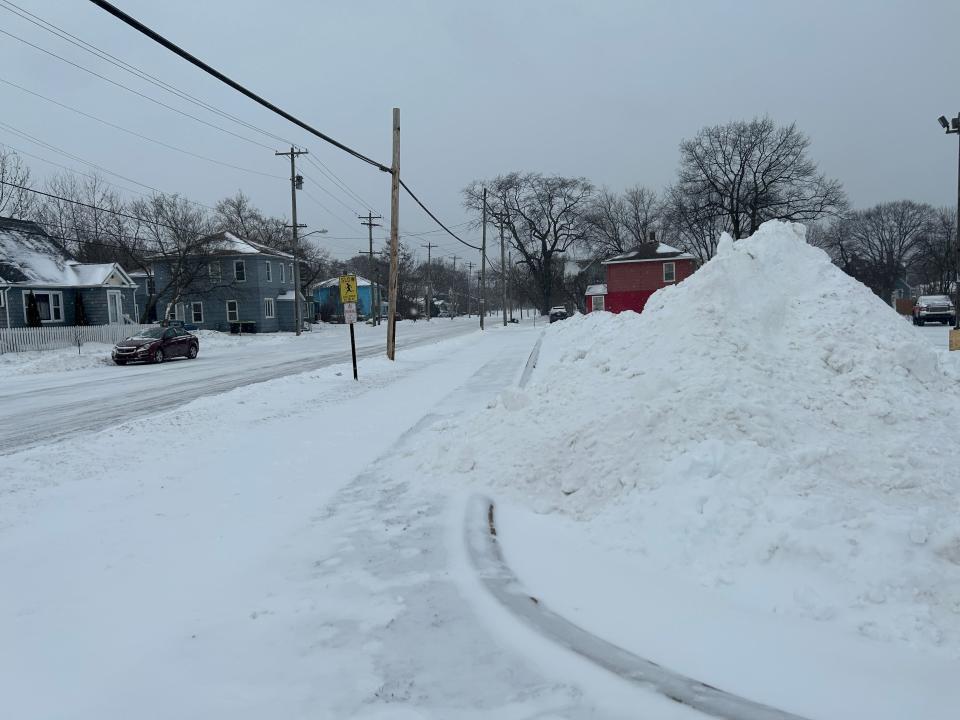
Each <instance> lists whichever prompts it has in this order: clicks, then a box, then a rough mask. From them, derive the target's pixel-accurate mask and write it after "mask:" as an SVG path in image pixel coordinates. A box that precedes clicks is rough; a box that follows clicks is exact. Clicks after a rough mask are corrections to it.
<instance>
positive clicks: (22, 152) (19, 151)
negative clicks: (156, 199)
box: [0, 141, 146, 196]
mask: <svg viewBox="0 0 960 720" xmlns="http://www.w3.org/2000/svg"><path fill="white" fill-rule="evenodd" d="M0 145H2V146H3V147H8V148H10V149H11V150H13V151H14V152H16V153H17V154H19V155H26V156H27V157H31V158H33V159H34V160H39V161H40V162H45V163H48V164H50V165H53V166H54V167H58V168H61V169H62V170H66V171H68V172H70V173H75V174H77V175H82V176H83V177H86V178H90V179H91V180H95V179H99V180H101V181H102V182H104V183H106V184H107V185H110V186H111V187H115V188H118V189H120V190H125V191H127V192H130V193H133V194H134V195H141V196H146V193H143V192H140V191H139V190H134V189H133V188H128V187H126V186H124V185H120V184H118V183H112V182H110V181H109V180H105V179H104V178H102V177H100V176H98V175H93V174H91V173H85V172H83V171H82V170H77V169H76V168H72V167H70V166H69V165H64V164H62V163H58V162H56V161H54V160H50V159H49V158H45V157H43V156H41V155H37V154H35V153H31V152H27V151H26V150H22V149H21V148H18V147H17V146H16V145H11V144H10V143H9V142H6V141H0Z"/></svg>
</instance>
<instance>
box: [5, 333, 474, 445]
mask: <svg viewBox="0 0 960 720" xmlns="http://www.w3.org/2000/svg"><path fill="white" fill-rule="evenodd" d="M385 327H386V326H385V325H384V326H382V327H381V328H379V329H377V330H373V329H368V328H363V332H361V333H358V347H357V358H358V359H360V358H367V357H376V356H379V355H382V354H383V352H384V349H383V343H384V339H383V335H384V332H385ZM477 329H478V326H477V320H476V319H466V318H464V319H457V320H455V321H449V320H447V321H435V322H430V323H426V322H418V323H411V322H402V323H399V324H398V330H397V347H398V349H399V351H401V352H402V351H403V350H404V349H408V348H413V347H417V346H419V345H425V344H429V343H434V342H437V341H440V340H445V339H449V338H453V337H457V336H461V335H465V334H468V333H471V332H475V331H476V330H477ZM338 330H343V328H342V327H336V326H334V327H332V328H331V327H324V328H323V329H322V330H321V331H320V333H319V334H321V335H322V338H317V337H315V336H314V337H311V336H308V335H305V336H304V337H303V338H302V345H300V346H298V343H300V342H301V341H300V340H296V339H293V338H291V339H290V341H289V342H284V343H280V344H269V343H270V342H271V340H272V338H269V337H264V339H263V343H262V344H261V343H260V342H251V343H249V344H246V345H242V346H240V347H232V348H225V347H214V348H213V349H212V350H209V351H208V350H207V349H205V347H204V343H203V341H202V340H201V348H200V357H198V358H197V359H196V360H193V361H188V360H175V361H170V362H168V363H165V364H163V365H130V366H125V367H118V366H113V365H111V366H104V367H99V368H93V369H90V370H84V371H79V372H68V373H62V374H46V375H42V376H15V377H11V378H9V379H8V380H6V381H5V382H4V383H2V384H0V455H6V454H9V453H11V452H14V451H17V450H22V449H25V448H28V447H32V446H34V445H39V444H45V443H49V442H52V441H55V440H58V439H59V438H62V437H67V436H70V435H73V434H75V433H78V432H89V431H93V430H101V429H103V428H106V427H110V426H112V425H117V424H119V423H121V422H124V421H126V420H131V419H133V418H138V417H143V416H146V415H150V414H152V413H156V412H159V411H161V410H168V409H170V408H174V407H179V406H181V405H184V404H186V403H188V402H190V401H191V400H193V399H195V398H198V397H203V396H205V395H215V394H218V393H222V392H226V391H228V390H233V389H234V388H237V387H241V386H243V385H250V384H253V383H258V382H264V381H266V380H271V379H273V378H278V377H283V376H285V375H293V374H296V373H302V372H307V371H310V370H316V369H317V368H321V367H327V366H330V365H336V364H340V363H349V362H350V345H349V340H348V339H347V338H346V336H345V333H342V332H337V331H338ZM318 340H320V342H318ZM258 341H259V338H258Z"/></svg>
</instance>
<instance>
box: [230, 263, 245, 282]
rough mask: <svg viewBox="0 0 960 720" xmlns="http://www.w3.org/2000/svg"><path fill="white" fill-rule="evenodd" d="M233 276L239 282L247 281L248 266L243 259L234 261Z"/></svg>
mask: <svg viewBox="0 0 960 720" xmlns="http://www.w3.org/2000/svg"><path fill="white" fill-rule="evenodd" d="M233 277H234V279H235V280H236V281H237V282H246V281H247V266H246V263H244V261H243V260H234V261H233Z"/></svg>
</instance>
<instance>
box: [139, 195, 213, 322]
mask: <svg viewBox="0 0 960 720" xmlns="http://www.w3.org/2000/svg"><path fill="white" fill-rule="evenodd" d="M129 209H130V214H132V215H134V216H136V217H137V218H138V219H139V222H140V226H139V231H140V232H139V233H138V234H139V236H141V237H144V238H146V244H147V247H148V249H149V250H148V252H149V258H150V260H152V261H154V262H157V261H159V262H160V263H162V265H163V268H164V271H163V273H162V275H160V274H158V275H155V277H154V280H155V283H156V291H155V295H153V296H152V297H151V298H150V299H149V300H148V302H147V304H146V307H145V308H144V313H143V316H144V317H149V315H150V311H151V310H152V309H153V307H154V306H155V305H156V302H157V298H159V297H169V298H170V300H169V303H170V305H176V304H177V303H178V302H180V299H181V297H182V296H183V294H184V292H186V291H188V290H197V289H201V290H202V291H205V292H209V291H211V290H213V289H216V288H217V287H221V286H223V285H225V284H229V281H228V280H226V279H225V278H224V277H223V276H222V275H221V274H217V273H213V272H211V270H210V265H209V255H210V254H211V253H213V252H214V251H215V250H216V249H217V247H218V244H219V242H220V240H219V237H218V236H214V235H212V233H211V231H212V230H213V225H212V223H211V221H210V219H209V217H208V216H207V214H206V213H205V212H204V211H203V210H202V209H200V208H198V207H196V206H195V205H192V204H191V203H190V202H188V201H187V200H185V199H184V198H182V197H180V196H178V195H154V196H153V197H150V198H146V199H141V200H135V201H133V202H132V203H131V204H130V208H129Z"/></svg>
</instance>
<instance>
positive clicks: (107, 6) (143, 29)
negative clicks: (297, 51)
mask: <svg viewBox="0 0 960 720" xmlns="http://www.w3.org/2000/svg"><path fill="white" fill-rule="evenodd" d="M90 2H92V3H93V4H94V5H96V6H97V7H99V8H101V9H102V10H104V11H106V12H108V13H110V14H111V15H113V16H114V17H115V18H117V19H119V20H120V21H122V22H124V23H126V24H127V25H129V26H130V27H132V28H134V29H135V30H137V31H138V32H140V33H142V34H143V35H146V36H147V37H148V38H150V39H151V40H153V41H154V42H156V43H158V44H160V45H162V46H163V47H165V48H166V49H167V50H170V51H171V52H173V53H175V54H176V55H178V56H180V57H181V58H183V59H184V60H186V61H187V62H189V63H191V64H192V65H195V66H196V67H198V68H200V69H201V70H203V71H204V72H205V73H207V74H208V75H212V76H213V77H215V78H216V79H217V80H219V81H220V82H222V83H224V84H225V85H228V86H229V87H231V88H233V89H234V90H236V91H237V92H239V93H242V94H243V95H245V96H247V97H248V98H250V99H251V100H253V101H254V102H256V103H258V104H259V105H262V106H263V107H265V108H267V109H268V110H270V111H271V112H274V113H276V114H277V115H279V116H280V117H282V118H284V119H285V120H288V121H289V122H292V123H293V124H294V125H296V126H298V127H300V128H302V129H304V130H306V131H307V132H309V133H310V134H311V135H315V136H316V137H318V138H320V139H321V140H323V141H324V142H327V143H330V144H331V145H333V146H334V147H336V148H339V149H340V150H343V151H344V152H346V153H348V154H349V155H352V156H353V157H355V158H357V159H358V160H362V161H364V162H365V163H367V164H369V165H372V166H374V167H375V168H377V169H378V170H380V171H382V172H386V173H390V174H391V175H392V174H393V169H392V168H389V167H387V166H385V165H383V164H382V163H379V162H377V161H376V160H373V159H372V158H369V157H367V156H366V155H363V154H362V153H360V152H358V151H357V150H354V149H353V148H351V147H349V146H347V145H344V144H343V143H341V142H339V141H337V140H334V139H333V138H332V137H330V136H329V135H326V134H325V133H322V132H320V131H319V130H317V129H316V128H314V127H312V126H311V125H308V124H307V123H305V122H304V121H303V120H300V119H299V118H297V117H295V116H293V115H291V114H290V113H288V112H286V111H285V110H281V109H280V108H279V107H277V106H276V105H274V104H273V103H271V102H270V101H269V100H265V99H264V98H262V97H261V96H259V95H257V94H256V93H254V92H253V91H251V90H248V89H247V88H246V87H244V86H243V85H241V84H240V83H238V82H236V81H235V80H232V79H230V78H229V77H227V76H226V75H224V74H223V73H221V72H220V71H219V70H216V69H214V68H213V67H211V66H210V65H208V64H207V63H205V62H204V61H202V60H200V59H199V58H197V57H195V56H194V55H191V54H190V53H189V52H187V51H186V50H184V49H183V48H181V47H180V46H178V45H176V44H175V43H173V42H171V41H170V40H168V39H167V38H165V37H164V36H163V35H161V34H160V33H158V32H156V31H154V30H151V29H150V28H149V27H147V26H146V25H144V24H143V23H141V22H140V21H139V20H136V19H135V18H133V17H131V16H130V15H128V14H127V13H125V12H123V11H122V10H120V9H119V8H117V7H116V6H115V5H113V4H112V3H109V2H107V1H106V0H90ZM0 32H2V31H0ZM398 175H399V173H398ZM396 180H397V182H398V183H399V184H400V185H401V186H402V187H403V189H404V190H405V191H406V192H407V194H408V195H409V196H410V197H411V198H413V199H414V201H415V202H416V203H417V205H419V206H420V207H421V208H422V209H423V211H424V212H425V213H427V215H429V216H430V218H431V219H432V220H433V221H434V222H435V223H437V225H439V226H440V227H442V228H443V229H444V230H446V231H447V234H448V235H450V236H451V237H453V238H454V239H455V240H457V241H458V242H459V243H461V244H463V245H465V246H467V247H469V248H472V249H474V250H477V251H479V250H480V248H479V247H477V246H476V245H472V244H470V243H468V242H466V241H465V240H463V239H461V238H460V237H459V236H457V234H456V233H454V232H453V231H452V230H450V228H448V227H447V226H446V225H444V224H443V223H442V222H441V221H440V219H439V218H438V217H437V216H436V215H434V214H433V213H432V212H431V211H430V210H429V209H428V208H427V206H426V205H424V204H423V202H421V200H420V198H418V197H417V196H416V195H415V194H414V192H413V191H412V190H411V189H410V186H409V185H407V184H406V183H405V182H404V181H403V180H402V179H401V178H400V177H399V176H398V177H397V178H396Z"/></svg>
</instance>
